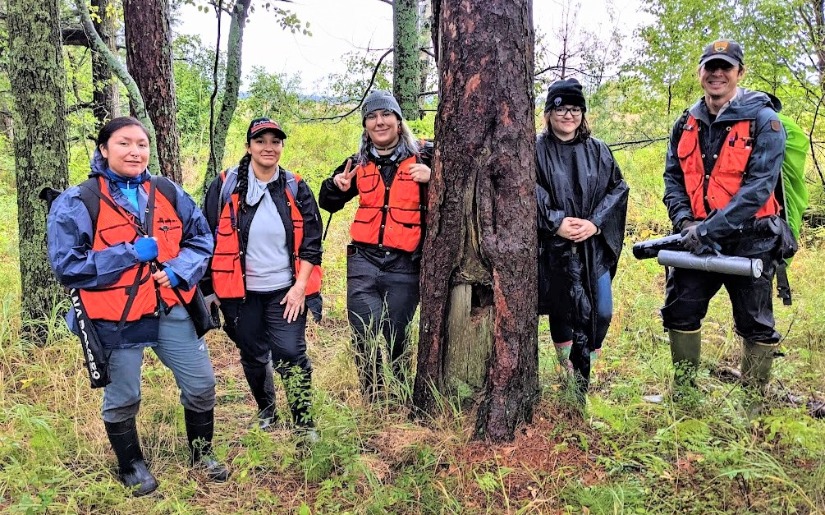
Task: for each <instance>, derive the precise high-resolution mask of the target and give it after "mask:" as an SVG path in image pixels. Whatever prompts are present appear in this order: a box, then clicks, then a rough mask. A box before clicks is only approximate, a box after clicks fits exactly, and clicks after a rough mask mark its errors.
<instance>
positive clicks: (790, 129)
mask: <svg viewBox="0 0 825 515" xmlns="http://www.w3.org/2000/svg"><path fill="white" fill-rule="evenodd" d="M777 116H778V117H779V121H781V122H782V126H783V127H785V134H786V135H787V138H786V140H785V159H784V160H783V161H782V182H781V184H777V189H781V191H780V192H779V195H778V196H777V198H776V200H777V201H778V202H779V204H780V205H781V206H782V217H783V218H785V221H786V222H788V225H789V226H790V228H791V231H792V232H793V236H794V239H796V240H797V241H798V240H799V229H800V227H801V226H802V214H803V213H804V212H805V209H807V208H808V188H807V186H806V185H805V161H806V160H807V158H808V149H809V148H810V147H809V145H810V141H809V140H808V135H807V134H805V131H803V130H802V127H800V126H799V125H798V124H797V123H796V122H795V121H793V120H792V119H791V118H790V117H788V116H785V115H784V114H782V113H777ZM786 261H787V263H788V264H790V262H791V260H790V259H787V260H786Z"/></svg>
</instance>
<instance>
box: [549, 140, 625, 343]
mask: <svg viewBox="0 0 825 515" xmlns="http://www.w3.org/2000/svg"><path fill="white" fill-rule="evenodd" d="M536 159H537V165H538V170H537V184H536V198H537V201H538V231H539V237H538V239H539V311H538V312H539V314H550V313H551V305H552V304H553V303H555V305H554V306H552V307H553V308H554V309H553V310H552V313H553V314H554V316H556V317H560V316H562V317H565V318H567V320H566V322H567V323H569V324H571V326H573V327H574V328H575V332H576V333H578V337H577V338H581V339H583V340H584V341H582V342H580V344H581V343H584V345H585V346H586V348H587V349H588V350H589V351H593V350H595V349H596V348H598V346H600V345H597V344H596V343H595V342H596V338H595V335H596V333H597V328H596V327H595V320H594V318H595V317H593V316H592V315H591V313H592V311H593V309H594V291H593V286H594V285H595V284H596V280H597V279H598V278H599V277H601V276H602V275H604V274H605V273H606V272H608V271H609V272H610V274H611V277H612V276H613V275H615V273H616V264H617V263H618V261H619V255H620V253H621V250H622V244H623V241H624V228H625V218H626V214H627V199H628V193H629V188H628V186H627V183H625V181H624V179H623V178H622V174H621V171H620V170H619V167H618V165H617V164H616V162H615V160H614V159H613V154H612V153H611V152H610V149H609V148H608V147H607V145H606V144H605V143H604V142H602V141H600V140H598V139H595V138H587V139H585V140H581V139H577V140H574V141H573V142H562V141H559V140H558V139H557V138H556V137H555V136H553V135H551V134H548V133H542V134H540V135H539V136H538V138H537V140H536ZM565 217H576V218H584V219H588V220H590V221H591V222H593V224H594V225H595V226H596V227H598V228H599V229H600V231H601V232H600V233H599V234H596V235H594V236H593V237H591V238H589V239H588V240H586V241H585V242H583V243H579V244H574V243H573V242H571V241H570V240H567V239H565V238H561V237H559V236H556V235H555V234H556V231H558V229H559V226H560V225H561V222H562V220H563V219H564V218H565ZM574 246H575V250H574ZM577 277H580V278H581V280H580V281H579V280H577ZM574 279H576V280H574Z"/></svg>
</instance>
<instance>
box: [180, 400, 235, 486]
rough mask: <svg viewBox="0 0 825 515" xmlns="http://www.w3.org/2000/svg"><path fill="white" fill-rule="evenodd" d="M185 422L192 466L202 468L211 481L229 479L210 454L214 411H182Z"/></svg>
mask: <svg viewBox="0 0 825 515" xmlns="http://www.w3.org/2000/svg"><path fill="white" fill-rule="evenodd" d="M183 418H184V420H185V421H186V436H187V438H188V439H189V449H190V450H191V451H192V466H193V467H195V466H202V467H203V468H204V470H205V471H206V476H207V477H208V478H209V479H210V480H211V481H218V482H223V481H226V480H227V479H229V471H228V470H227V469H226V467H225V466H224V465H223V464H222V463H221V462H219V461H218V460H217V459H215V455H214V453H213V452H212V436H213V434H214V432H215V411H214V410H209V411H204V412H197V411H192V410H188V409H184V410H183Z"/></svg>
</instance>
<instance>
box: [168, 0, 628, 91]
mask: <svg viewBox="0 0 825 515" xmlns="http://www.w3.org/2000/svg"><path fill="white" fill-rule="evenodd" d="M474 1H484V0H474ZM608 2H610V3H611V4H612V6H613V9H614V10H615V12H616V16H617V19H618V26H619V27H622V30H623V31H624V32H625V33H626V35H627V37H630V35H631V33H632V30H633V28H634V27H636V26H637V25H638V18H639V15H638V13H637V9H638V4H639V0H612V1H611V0H583V1H582V2H581V5H582V8H581V11H580V14H579V25H580V26H586V27H587V28H588V29H589V30H591V31H596V32H601V33H604V34H607V33H609V31H610V28H611V24H610V22H609V19H608V16H607V14H606V12H607V7H606V5H607V3H608ZM262 3H263V2H260V1H259V2H256V4H262ZM562 3H563V2H562V1H561V0H534V1H533V14H534V16H533V20H534V24H535V27H536V28H537V29H539V30H541V31H542V32H544V33H546V34H548V35H552V34H553V33H554V32H555V31H556V28H557V27H558V26H559V25H560V23H559V18H560V13H561V11H562V9H561V4H562ZM279 5H280V6H283V7H285V8H287V9H289V10H291V11H292V12H294V13H295V14H296V15H297V16H298V17H299V18H300V19H301V21H303V22H309V30H310V31H311V32H312V35H311V36H304V35H302V34H291V33H290V32H289V31H285V30H283V29H281V27H280V26H279V25H278V24H277V23H276V21H275V16H274V15H273V14H272V13H270V12H266V11H264V10H263V9H258V10H257V11H256V12H255V14H253V15H252V16H251V18H250V20H249V23H248V24H247V26H246V31H245V33H244V45H243V60H242V62H243V75H244V77H246V76H247V75H248V74H249V72H250V71H251V70H252V68H253V67H254V66H262V67H264V68H265V69H266V70H267V71H268V72H270V73H286V74H288V75H297V74H300V76H301V79H302V85H303V89H304V91H305V92H306V93H312V92H322V90H323V89H324V84H323V79H324V78H325V77H327V76H328V75H329V74H330V73H341V72H343V71H345V70H344V65H343V62H342V59H341V56H343V55H344V54H346V53H347V52H351V51H358V50H362V49H366V48H373V49H387V48H390V47H391V46H392V7H391V6H390V5H388V4H386V3H384V2H381V1H379V0H294V1H293V2H292V3H290V4H285V3H282V4H279ZM224 19H225V20H226V21H225V23H224V27H223V29H222V34H223V37H224V38H225V37H226V34H227V33H228V32H229V26H228V18H227V17H226V16H224ZM181 21H182V23H181V25H180V26H179V27H177V29H176V31H177V32H178V33H183V34H199V35H200V36H201V39H202V40H203V42H204V44H206V45H209V46H214V44H215V34H216V26H215V17H214V14H212V13H203V12H199V11H197V9H195V8H194V7H191V6H187V7H184V8H183V12H182V16H181ZM221 49H222V50H223V51H225V50H226V42H225V39H224V42H223V43H222V47H221Z"/></svg>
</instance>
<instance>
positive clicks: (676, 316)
mask: <svg viewBox="0 0 825 515" xmlns="http://www.w3.org/2000/svg"><path fill="white" fill-rule="evenodd" d="M775 242H776V236H775V235H773V234H768V235H760V234H759V233H752V234H747V235H742V236H740V237H737V238H732V239H731V240H730V242H728V243H726V244H725V245H724V246H723V248H722V253H723V254H726V255H730V256H744V257H749V258H755V259H761V260H762V264H763V271H762V275H761V276H760V277H757V278H755V279H754V278H752V277H742V276H736V275H725V274H718V273H715V272H703V271H699V270H688V269H683V268H671V269H670V271H669V273H668V277H667V293H666V297H665V305H664V307H663V308H662V321H663V323H664V326H665V328H667V329H676V330H679V331H695V330H697V329H699V328H701V327H702V319H704V318H705V315H707V312H708V304H709V303H710V299H712V298H713V296H714V295H716V293H717V292H718V291H719V290H720V289H721V288H722V286H724V287H725V289H726V290H727V292H728V295H729V296H730V302H731V306H732V307H733V322H734V327H735V329H736V333H737V334H738V335H739V336H741V337H742V338H744V339H746V340H750V341H757V342H764V343H776V342H778V341H779V339H780V337H781V336H780V334H779V333H778V332H776V330H775V329H774V317H773V298H772V293H773V292H772V285H773V275H774V273H775V272H776V266H775V264H774V263H773V261H772V260H771V249H772V248H773V247H774V245H775Z"/></svg>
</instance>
